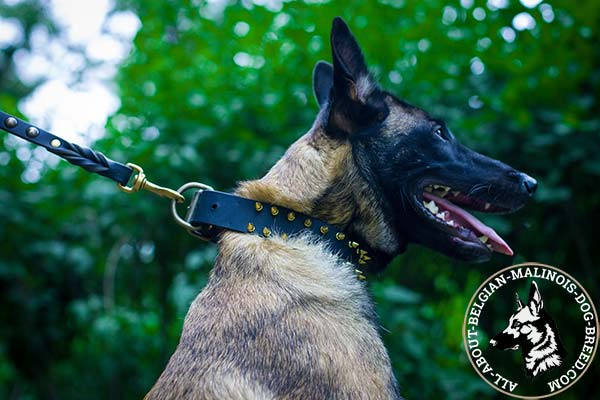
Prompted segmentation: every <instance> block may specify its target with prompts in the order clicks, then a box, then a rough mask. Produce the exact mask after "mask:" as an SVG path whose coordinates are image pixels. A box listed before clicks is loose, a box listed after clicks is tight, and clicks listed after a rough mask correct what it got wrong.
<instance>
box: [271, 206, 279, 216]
mask: <svg viewBox="0 0 600 400" xmlns="http://www.w3.org/2000/svg"><path fill="white" fill-rule="evenodd" d="M278 214H279V208H277V207H275V206H273V207H271V215H272V216H276V215H278Z"/></svg>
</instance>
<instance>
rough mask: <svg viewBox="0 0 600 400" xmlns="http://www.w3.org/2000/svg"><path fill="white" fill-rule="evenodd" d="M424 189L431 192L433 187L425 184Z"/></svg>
mask: <svg viewBox="0 0 600 400" xmlns="http://www.w3.org/2000/svg"><path fill="white" fill-rule="evenodd" d="M425 191H426V192H429V193H431V192H433V188H432V187H431V185H427V186H425Z"/></svg>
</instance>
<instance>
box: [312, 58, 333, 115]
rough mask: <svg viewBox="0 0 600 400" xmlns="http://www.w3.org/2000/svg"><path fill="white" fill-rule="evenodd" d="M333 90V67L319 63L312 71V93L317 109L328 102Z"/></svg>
mask: <svg viewBox="0 0 600 400" xmlns="http://www.w3.org/2000/svg"><path fill="white" fill-rule="evenodd" d="M332 88H333V66H332V65H331V64H329V63H328V62H325V61H319V62H318V63H317V64H316V65H315V69H314V70H313V91H314V93H315V98H316V99H317V103H319V108H323V106H324V105H326V104H327V103H328V102H329V95H330V94H331V89H332Z"/></svg>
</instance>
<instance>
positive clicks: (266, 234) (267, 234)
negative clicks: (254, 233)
mask: <svg viewBox="0 0 600 400" xmlns="http://www.w3.org/2000/svg"><path fill="white" fill-rule="evenodd" d="M270 235H271V231H270V230H269V228H267V227H266V226H265V227H264V228H263V236H264V237H269V236H270Z"/></svg>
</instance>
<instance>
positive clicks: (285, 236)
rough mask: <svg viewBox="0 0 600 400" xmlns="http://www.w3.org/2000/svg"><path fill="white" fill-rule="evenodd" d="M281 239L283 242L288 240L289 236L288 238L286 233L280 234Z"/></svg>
mask: <svg viewBox="0 0 600 400" xmlns="http://www.w3.org/2000/svg"><path fill="white" fill-rule="evenodd" d="M281 238H282V239H283V240H288V238H289V236H288V234H287V233H282V234H281Z"/></svg>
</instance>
